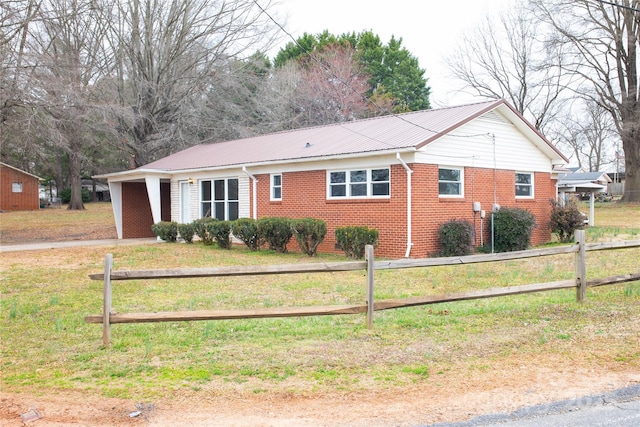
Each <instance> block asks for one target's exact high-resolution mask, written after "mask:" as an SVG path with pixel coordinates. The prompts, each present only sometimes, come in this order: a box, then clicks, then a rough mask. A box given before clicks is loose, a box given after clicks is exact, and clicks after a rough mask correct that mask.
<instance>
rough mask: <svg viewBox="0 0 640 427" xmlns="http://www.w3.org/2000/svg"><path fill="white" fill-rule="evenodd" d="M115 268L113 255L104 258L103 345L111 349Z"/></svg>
mask: <svg viewBox="0 0 640 427" xmlns="http://www.w3.org/2000/svg"><path fill="white" fill-rule="evenodd" d="M112 268H113V255H112V254H107V255H106V256H105V257H104V301H103V306H102V343H103V344H104V346H105V347H109V343H110V341H111V323H110V320H111V319H110V318H109V317H110V315H111V269H112Z"/></svg>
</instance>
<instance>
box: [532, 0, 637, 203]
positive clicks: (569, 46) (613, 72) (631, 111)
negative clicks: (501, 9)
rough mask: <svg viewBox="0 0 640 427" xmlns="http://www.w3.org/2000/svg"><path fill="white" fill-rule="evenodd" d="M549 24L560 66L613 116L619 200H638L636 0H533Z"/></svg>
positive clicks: (539, 13)
mask: <svg viewBox="0 0 640 427" xmlns="http://www.w3.org/2000/svg"><path fill="white" fill-rule="evenodd" d="M532 3H533V5H534V6H535V10H536V13H537V15H538V16H539V17H540V18H541V19H543V20H544V21H545V22H546V23H548V24H549V26H550V28H551V30H552V33H551V35H552V36H551V38H550V40H549V41H548V42H549V44H550V45H552V46H559V47H561V48H562V49H563V51H564V55H565V58H566V60H565V61H564V64H563V69H564V70H565V72H568V73H571V74H572V75H574V76H577V77H579V78H580V79H581V81H582V82H584V85H585V86H587V87H588V90H587V91H584V93H586V94H593V95H592V96H591V98H592V99H593V101H594V102H596V103H598V104H599V105H600V106H601V107H602V108H603V109H604V110H606V111H608V112H609V114H610V115H611V118H612V119H613V122H614V124H615V127H616V131H617V132H618V134H619V136H620V138H621V140H622V147H623V150H624V154H625V176H626V183H625V188H624V194H623V197H622V200H623V201H627V202H638V201H640V102H639V101H640V99H639V80H638V79H639V76H638V44H639V36H640V1H638V0H622V1H620V2H618V4H614V3H613V2H601V1H597V0H570V1H569V0H532Z"/></svg>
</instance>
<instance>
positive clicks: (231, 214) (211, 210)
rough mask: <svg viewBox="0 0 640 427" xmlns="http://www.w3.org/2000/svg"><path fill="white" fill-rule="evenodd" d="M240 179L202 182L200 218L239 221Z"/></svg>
mask: <svg viewBox="0 0 640 427" xmlns="http://www.w3.org/2000/svg"><path fill="white" fill-rule="evenodd" d="M238 211H239V202H238V179H237V178H226V179H215V180H202V181H200V217H201V218H205V217H209V216H210V217H213V218H217V219H219V220H222V221H225V220H228V221H233V220H236V219H238Z"/></svg>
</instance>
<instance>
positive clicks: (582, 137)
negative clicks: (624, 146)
mask: <svg viewBox="0 0 640 427" xmlns="http://www.w3.org/2000/svg"><path fill="white" fill-rule="evenodd" d="M578 101H580V105H574V106H573V107H571V108H567V110H566V111H567V113H566V114H565V115H564V116H560V117H559V118H558V120H557V121H556V123H555V125H554V126H553V128H552V130H550V132H549V134H548V136H550V137H552V139H553V140H554V141H556V142H557V144H558V145H559V146H560V147H564V148H566V149H567V150H568V151H569V152H571V153H572V155H571V156H570V158H573V159H575V161H577V163H578V166H579V167H580V168H584V169H587V170H588V171H589V172H596V171H600V170H602V167H603V166H605V165H607V164H609V163H610V160H609V159H611V158H613V153H610V152H609V151H610V149H611V148H612V147H613V146H614V141H616V140H618V135H617V133H616V130H615V126H614V125H613V121H612V119H611V116H610V115H609V113H608V112H607V111H606V110H604V109H603V108H602V107H601V106H600V105H598V104H597V103H595V102H593V101H592V100H586V101H583V100H578Z"/></svg>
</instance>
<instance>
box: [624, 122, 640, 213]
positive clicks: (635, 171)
mask: <svg viewBox="0 0 640 427" xmlns="http://www.w3.org/2000/svg"><path fill="white" fill-rule="evenodd" d="M639 136H640V135H639V134H637V133H635V132H634V133H633V134H632V136H630V137H628V138H625V139H624V140H623V141H622V146H623V147H624V170H625V176H624V178H625V183H624V194H623V195H622V199H621V201H622V202H640V139H639V138H638V137H639ZM633 137H635V139H636V140H632V138H633Z"/></svg>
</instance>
